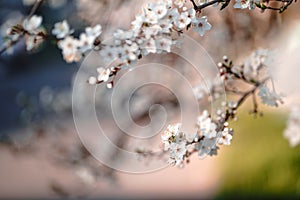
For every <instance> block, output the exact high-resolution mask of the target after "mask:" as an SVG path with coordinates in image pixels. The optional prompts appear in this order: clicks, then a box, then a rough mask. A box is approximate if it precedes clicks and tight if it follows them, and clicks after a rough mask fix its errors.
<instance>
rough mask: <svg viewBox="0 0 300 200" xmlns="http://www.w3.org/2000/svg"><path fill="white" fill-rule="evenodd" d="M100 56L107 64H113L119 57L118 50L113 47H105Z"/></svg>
mask: <svg viewBox="0 0 300 200" xmlns="http://www.w3.org/2000/svg"><path fill="white" fill-rule="evenodd" d="M100 55H101V56H102V58H103V59H104V61H105V62H112V61H113V60H115V59H116V58H117V57H118V49H117V48H116V47H113V46H105V47H104V48H103V49H101V51H100Z"/></svg>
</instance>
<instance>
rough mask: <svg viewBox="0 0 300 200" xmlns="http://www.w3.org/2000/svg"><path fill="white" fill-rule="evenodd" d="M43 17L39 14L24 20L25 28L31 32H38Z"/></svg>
mask: <svg viewBox="0 0 300 200" xmlns="http://www.w3.org/2000/svg"><path fill="white" fill-rule="evenodd" d="M42 21H43V18H42V17H40V16H37V15H33V16H32V17H31V18H29V19H25V20H24V21H23V28H24V29H25V30H26V31H28V32H29V33H36V31H37V30H38V28H39V27H40V26H41V24H42Z"/></svg>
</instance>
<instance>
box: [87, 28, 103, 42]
mask: <svg viewBox="0 0 300 200" xmlns="http://www.w3.org/2000/svg"><path fill="white" fill-rule="evenodd" d="M85 33H86V35H87V36H88V37H91V38H93V39H94V40H95V39H96V38H97V37H99V36H100V35H101V33H102V27H101V25H100V24H97V25H96V26H94V27H87V28H85Z"/></svg>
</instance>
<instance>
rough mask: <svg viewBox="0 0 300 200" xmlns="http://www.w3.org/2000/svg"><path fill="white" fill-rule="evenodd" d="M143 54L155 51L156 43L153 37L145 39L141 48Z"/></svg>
mask: <svg viewBox="0 0 300 200" xmlns="http://www.w3.org/2000/svg"><path fill="white" fill-rule="evenodd" d="M142 51H143V54H144V55H145V56H146V55H148V54H149V53H156V43H155V40H154V39H153V38H150V39H149V40H146V42H145V43H144V44H143V48H142Z"/></svg>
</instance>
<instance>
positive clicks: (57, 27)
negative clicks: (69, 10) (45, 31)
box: [52, 20, 73, 39]
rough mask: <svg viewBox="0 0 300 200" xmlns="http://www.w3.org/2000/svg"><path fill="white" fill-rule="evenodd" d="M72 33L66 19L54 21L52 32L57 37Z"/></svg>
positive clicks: (60, 37) (61, 37)
mask: <svg viewBox="0 0 300 200" xmlns="http://www.w3.org/2000/svg"><path fill="white" fill-rule="evenodd" d="M72 33H73V31H72V30H70V26H69V24H68V22H67V21H66V20H64V21H62V22H57V23H55V24H54V29H53V30H52V34H53V35H55V36H56V38H57V39H63V38H65V37H66V36H68V35H70V34H72Z"/></svg>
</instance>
